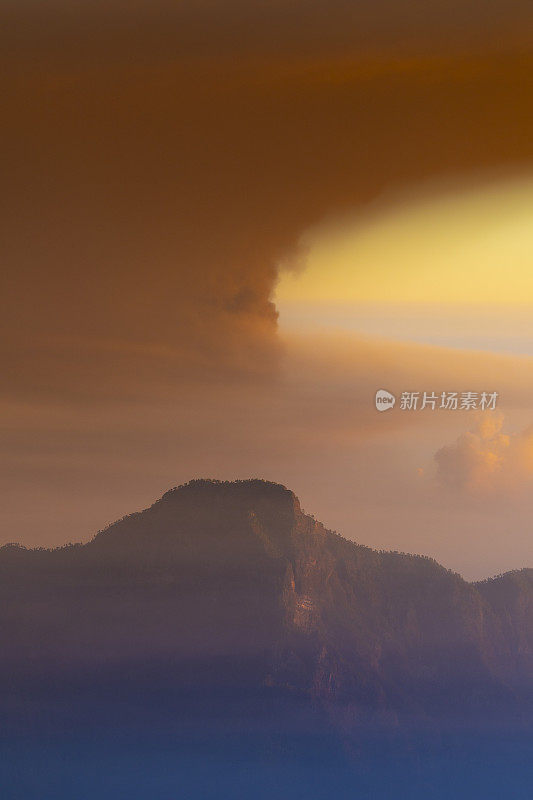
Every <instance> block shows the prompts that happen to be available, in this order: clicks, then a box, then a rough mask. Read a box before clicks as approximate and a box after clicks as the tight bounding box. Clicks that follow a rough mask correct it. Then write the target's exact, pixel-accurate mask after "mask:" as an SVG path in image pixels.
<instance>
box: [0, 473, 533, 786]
mask: <svg viewBox="0 0 533 800" xmlns="http://www.w3.org/2000/svg"><path fill="white" fill-rule="evenodd" d="M0 594H1V603H0V628H1V630H2V634H3V635H2V654H1V657H0V678H1V681H2V686H3V689H4V690H3V692H2V697H1V699H0V710H1V714H2V720H3V725H2V730H3V734H2V741H3V745H4V749H3V753H4V755H5V754H6V753H8V752H9V754H10V755H9V765H10V766H9V768H7V767H4V771H3V775H4V778H5V781H6V785H7V786H8V787H10V789H9V791H10V792H11V794H8V796H9V797H15V796H21V797H22V796H24V797H33V796H40V797H48V796H54V797H62V796H65V797H67V796H72V794H69V792H72V783H71V782H69V781H73V782H74V783H75V784H76V785H77V786H78V785H79V782H80V781H81V782H82V783H83V786H84V788H83V789H81V790H79V791H78V793H77V794H76V796H77V797H86V796H87V797H92V796H95V793H96V792H98V794H99V796H103V797H121V796H128V797H137V796H139V797H141V796H147V795H146V793H147V792H150V793H152V796H155V797H159V796H161V797H163V796H168V795H167V794H165V792H168V791H170V790H171V789H170V788H169V787H171V786H174V783H172V780H176V781H177V780H179V781H180V782H181V785H183V786H185V787H187V794H186V796H189V797H241V796H243V797H244V796H246V795H247V793H249V792H251V791H254V792H256V794H257V796H259V797H271V796H273V795H274V792H275V790H274V788H273V786H274V784H273V783H272V781H274V783H275V782H276V781H281V784H282V786H283V787H284V791H285V796H288V797H293V796H300V794H299V793H298V792H300V791H302V792H304V793H305V794H306V796H322V795H320V794H319V792H320V791H323V790H324V786H326V785H327V786H329V787H330V789H331V787H332V786H333V783H332V780H333V778H334V779H335V780H334V782H335V781H336V782H337V783H336V785H335V791H337V793H338V794H339V796H343V795H342V793H343V792H346V793H347V796H348V795H349V796H352V797H353V796H357V797H359V796H360V797H367V796H375V797H378V798H379V797H389V796H390V797H403V796H405V797H418V796H420V797H422V796H424V792H426V791H427V784H426V783H425V781H429V782H430V783H431V782H432V781H434V780H435V775H437V774H439V775H441V774H442V775H443V776H444V775H447V777H446V778H445V779H444V778H443V782H442V785H440V788H439V787H437V788H436V789H435V790H434V793H433V796H435V797H451V796H453V793H454V791H455V792H456V791H457V788H455V789H454V787H453V785H451V784H450V783H449V780H450V772H449V764H448V761H447V759H448V758H449V757H450V753H452V752H455V753H456V754H457V753H459V752H460V753H461V758H462V759H464V763H463V762H461V763H462V766H461V768H460V769H461V770H462V778H461V781H462V783H461V785H462V787H463V788H462V789H461V791H463V789H464V791H465V792H466V793H465V794H461V793H459V794H457V793H456V794H455V796H456V797H457V796H458V797H462V796H464V797H477V796H480V797H481V796H483V797H490V796H493V795H491V791H496V789H498V790H500V789H501V788H502V785H503V786H505V785H506V781H508V780H510V778H509V774H510V770H509V768H508V765H509V764H510V763H511V762H510V761H509V762H508V759H509V758H511V754H512V759H514V761H513V764H514V767H513V778H512V780H514V784H513V792H514V793H513V794H511V796H513V797H522V796H524V797H526V796H527V795H526V793H525V792H526V787H527V785H528V780H529V777H528V775H529V773H528V772H527V770H528V769H530V767H528V764H530V763H531V760H530V758H529V756H530V754H531V753H530V749H531V742H532V737H531V730H532V727H533V726H532V722H533V708H532V703H531V698H532V696H533V692H532V688H533V624H532V619H533V616H532V610H533V609H532V602H533V570H531V569H524V570H521V571H518V572H513V573H507V574H505V575H502V576H499V577H497V578H495V579H492V580H487V581H483V582H480V583H476V584H472V583H468V582H466V581H464V580H463V579H462V578H461V577H460V576H459V575H457V574H455V573H453V572H450V571H449V570H446V569H445V568H443V567H441V566H440V565H439V564H437V563H436V562H435V561H433V560H431V559H429V558H426V557H419V556H412V555H406V554H402V553H391V552H377V551H374V550H371V549H370V548H368V547H364V546H361V545H358V544H355V543H354V542H351V541H347V540H345V539H343V538H342V537H341V536H340V535H338V534H336V533H334V532H331V531H329V530H327V529H326V528H325V527H324V526H323V525H322V524H321V523H319V522H317V521H316V520H315V519H314V518H313V517H312V516H310V515H308V514H306V513H304V511H302V509H301V507H300V504H299V502H298V499H297V498H296V497H295V495H294V494H293V493H292V492H291V491H289V490H288V489H286V488H285V487H283V486H281V485H278V484H273V483H268V482H265V481H260V480H248V481H237V482H232V483H230V482H219V481H208V480H197V481H191V482H190V483H188V484H186V485H185V486H181V487H179V488H177V489H173V490H171V491H169V492H167V493H166V494H164V495H163V497H162V498H161V499H160V500H158V501H157V502H156V503H154V505H153V506H151V507H150V508H148V509H146V510H145V511H143V512H141V513H136V514H132V515H131V516H128V517H125V518H124V519H122V520H120V521H118V522H116V523H115V524H113V525H111V526H110V527H109V528H107V529H106V530H105V531H102V532H100V533H99V534H98V535H97V536H95V538H94V539H93V540H92V541H91V542H89V543H88V544H84V545H71V546H67V547H63V548H59V549H56V550H41V549H37V550H28V549H25V548H23V547H21V546H17V545H8V546H5V547H3V548H1V549H0ZM487 732H492V733H493V734H494V737H495V738H494V739H491V738H490V737H489V739H490V741H489V743H487ZM65 737H67V738H68V740H69V742H70V743H71V745H72V746H73V747H74V744H72V743H76V742H78V744H79V748H80V749H79V751H76V752H77V753H78V755H77V756H76V755H73V756H72V758H71V767H72V769H71V772H70V773H69V771H68V770H67V773H65V764H64V763H63V762H62V766H61V767H60V766H58V763H56V761H57V757H58V755H57V754H58V753H59V752H63V753H64V752H65V750H64V747H63V749H61V748H62V745H61V743H62V742H64V740H65ZM102 737H103V739H102ZM146 737H148V739H149V741H150V743H151V747H150V752H151V753H155V754H158V757H159V756H160V754H161V753H165V754H166V755H167V757H168V759H170V760H169V762H168V763H167V766H166V772H165V774H166V775H167V778H168V780H169V781H170V783H169V784H168V786H167V785H166V784H164V782H163V784H157V781H158V780H159V781H160V780H162V779H161V771H160V770H157V769H156V767H155V766H154V765H153V764H151V763H148V762H149V761H150V759H148V762H147V764H146V768H145V769H144V770H141V773H140V774H137V778H136V779H133V777H132V775H133V773H132V772H131V769H130V768H128V769H127V770H123V771H121V769H120V768H119V767H117V764H120V763H124V758H126V756H125V754H127V758H126V761H128V759H132V758H134V757H133V755H132V754H133V753H135V751H136V746H137V745H138V743H139V742H140V741H145V739H146ZM108 738H109V741H112V742H113V745H112V746H109V744H108V745H106V747H107V750H106V752H108V753H109V752H111V753H114V754H115V755H114V756H113V757H112V761H113V764H114V767H113V769H114V770H118V771H117V775H118V777H117V781H118V784H113V786H115V788H114V789H113V788H110V786H111V784H109V783H106V780H105V779H104V778H103V777H102V776H103V775H108V773H107V772H106V770H105V769H104V768H103V767H102V762H101V759H102V754H101V752H100V751H98V753H99V755H98V756H96V755H94V753H95V750H94V748H95V747H96V745H95V742H102V741H103V740H105V741H108ZM473 741H474V742H477V744H474V745H472V742H473ZM496 741H498V743H499V744H498V758H496V759H494V758H493V757H492V755H490V754H491V752H492V751H491V748H492V747H493V745H494V742H496ZM467 742H468V743H469V744H468V746H466V744H465V743H467ZM43 745H45V751H46V753H47V755H46V756H43V759H44V761H43V763H45V765H46V766H43V767H42V770H41V771H40V770H39V768H37V769H36V770H34V771H29V772H28V771H26V772H25V773H24V779H23V780H22V779H21V777H20V776H21V773H20V772H17V768H16V766H14V765H16V764H20V763H25V760H26V759H29V758H30V756H31V758H33V759H34V757H35V753H36V752H40V753H41V754H42V753H43V750H42V747H43ZM469 747H473V748H474V750H473V751H472V752H471V756H472V758H471V759H470V756H469V755H468V753H469V752H470V751H469ZM6 748H7V749H6ZM428 748H429V749H430V750H431V748H434V753H433V756H432V761H431V769H429V771H428V770H427V769H426V767H427V764H426V761H427V759H426V761H424V758H423V757H422V756H421V754H422V753H425V754H426V755H427V752H428ZM96 750H98V748H96ZM144 751H146V748H145V749H144ZM432 752H433V751H432ZM80 753H83V754H84V755H83V757H81V755H80ZM91 753H92V755H91ZM480 753H482V754H483V756H482V758H481V762H482V763H485V762H486V764H491V767H490V768H487V769H484V770H481V773H482V778H480V775H479V774H477V773H475V772H472V770H471V769H470V766H471V765H472V764H473V763H475V761H476V758H477V760H478V761H479V759H480ZM54 754H55V755H54ZM170 754H171V755H170ZM317 754H318V755H319V761H320V764H321V766H320V769H321V770H322V772H321V775H320V776H317V775H316V769H317V763H316V757H317ZM435 754H438V755H435ZM526 754H529V755H528V757H527V758H526ZM378 756H379V757H381V758H385V762H386V765H387V768H386V769H384V767H383V763H382V764H381V766H379V759H378ZM77 758H79V760H80V763H82V762H83V764H85V766H84V767H83V768H82V767H80V766H79V764H78V767H76V766H75V764H77V763H78V762H77V761H76V759H77ZM91 759H93V760H94V763H95V764H98V765H99V766H96V767H94V768H92V769H91V770H90V775H91V778H90V780H89V779H88V778H87V775H86V774H85V773H84V772H83V770H84V769H88V767H87V764H90V763H92V761H91ZM121 759H122V761H121ZM406 759H407V760H406ZM439 759H440V761H439ZM498 759H500V761H498ZM502 759H503V761H502ZM67 760H68V759H67ZM452 761H453V759H452ZM200 762H201V763H202V764H203V767H202V768H200V766H197V767H194V766H192V765H194V764H199V763H200ZM385 762H384V763H385ZM437 762H438V763H437ZM6 763H7V762H6ZM128 763H129V762H128ZM407 763H410V764H411V766H412V765H416V768H415V767H413V770H414V771H411V772H409V773H408V777H406V774H404V773H403V772H402V770H403V769H404V767H405V765H406V764H407ZM454 763H457V762H456V761H455V762H454ZM169 764H172V768H170V767H169ZM184 764H186V765H187V766H186V767H185V766H184ZM245 764H248V765H250V764H254V765H255V766H254V767H253V769H252V770H251V772H250V770H248V771H246V770H245V772H246V776H245V777H243V773H242V769H243V765H245ZM494 764H499V767H495V766H494ZM517 764H518V766H517ZM54 765H55V766H54ZM72 765H74V766H72ZM178 765H180V766H179V768H178ZM230 765H233V767H230ZM258 765H260V766H258ZM130 766H131V764H130ZM491 769H492V770H496V774H494V773H493V772H491ZM172 770H174V771H175V772H173V771H172ZM176 770H177V772H176ZM254 770H255V771H254ZM265 770H266V772H265ZM295 770H296V772H295ZM498 770H499V771H498ZM126 773H127V775H128V776H129V777H127V778H125V777H124V776H125V775H126ZM156 774H157V780H156V779H155V778H154V775H156ZM17 775H18V778H17ZM69 775H70V777H69ZM147 775H148V776H150V775H151V776H152V777H151V778H148V777H147ZM173 775H174V778H172V776H173ZM239 775H240V777H239ZM252 775H255V776H256V778H255V779H254V778H253V777H251V776H252ZM50 776H53V781H52V783H53V786H55V788H54V789H53V791H52V790H50V791H49V790H48V789H46V788H45V786H44V783H43V781H45V780H48V779H50ZM95 776H99V777H98V780H100V781H101V783H99V784H97V785H96V784H94V781H95V780H96V778H95ZM206 776H211V778H212V779H213V781H214V783H212V784H211V783H209V780H208V779H207V778H206ZM258 776H259V777H258ZM261 776H262V777H261ZM265 776H266V777H265ZM402 776H403V777H402ZM421 776H422V777H421ZM34 779H35V785H34V784H33V783H32V780H34ZM21 780H22V783H21ZM147 780H148V783H146V781H147ZM154 780H155V781H156V783H154ZM206 780H208V782H207V783H205V781H206ZM398 780H400V781H405V780H407V784H406V785H405V786H403V788H402V789H401V790H400V789H399V788H398V784H397V781H398ZM417 780H420V781H421V782H420V784H419V785H416V781H417ZM480 780H481V783H480ZM54 781H55V783H54ZM91 781H93V783H91ZM143 781H144V783H143ZM150 781H151V782H150ZM257 781H258V782H259V783H260V784H261V787H262V788H261V791H259V788H258V785H256V782H257ZM365 781H366V783H365ZM376 781H377V783H376ZM380 781H381V783H380ZM502 782H503V783H502ZM112 783H113V782H112ZM378 784H379V785H378ZM118 785H119V786H120V787H121V788H120V790H118V789H117V788H116V787H117V786H118ZM469 785H472V786H474V785H475V786H477V787H478V788H477V789H475V791H478V789H479V790H480V791H481V790H482V791H483V794H479V795H478V794H475V793H472V792H473V791H474V790H472V789H468V786H469ZM91 786H92V788H90V787H91ZM158 786H159V788H157V787H158ZM356 786H357V787H358V789H357V790H358V791H359V792H360V794H354V792H355V787H356ZM365 786H366V789H365V788H364V787H365ZM20 787H22V789H21V791H22V793H21V794H16V791H18V790H19V788H20ZM217 787H218V788H217ZM221 787H225V788H223V789H222V788H221ZM295 787H296V788H295ZM320 787H322V788H320ZM480 787H481V788H480ZM522 791H523V792H524V794H523V795H522V794H521V792H522ZM39 792H40V794H39ZM54 792H55V794H54ZM62 792H63V794H62ZM84 792H87V794H84ZM121 792H123V793H124V792H125V794H121ZM136 792H139V794H136ZM158 792H159V793H158ZM261 792H263V793H261ZM314 792H318V794H314ZM365 792H366V794H365ZM369 792H374V794H369ZM439 792H441V793H440V794H439ZM172 796H178V795H175V794H174V795H172ZM426 796H427V795H426ZM494 796H497V795H496V794H494Z"/></svg>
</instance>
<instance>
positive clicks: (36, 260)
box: [0, 0, 533, 578]
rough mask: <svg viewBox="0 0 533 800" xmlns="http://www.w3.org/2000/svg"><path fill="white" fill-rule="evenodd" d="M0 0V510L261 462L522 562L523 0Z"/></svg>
mask: <svg viewBox="0 0 533 800" xmlns="http://www.w3.org/2000/svg"><path fill="white" fill-rule="evenodd" d="M0 14H1V16H2V25H1V30H2V34H1V36H2V43H1V44H2V47H1V50H0V52H1V56H0V58H1V60H2V62H3V64H2V70H1V75H2V77H0V89H1V91H2V98H3V125H2V139H3V141H2V152H3V153H4V162H5V163H4V178H3V196H2V201H3V207H2V214H1V217H0V218H1V220H2V222H1V225H2V236H1V237H0V241H1V245H0V247H1V262H2V270H1V276H0V283H1V297H2V316H1V325H2V336H1V339H0V342H1V344H0V359H1V367H2V375H3V380H2V383H1V387H2V388H1V393H0V406H1V409H2V415H1V420H2V427H1V440H0V446H1V453H2V455H1V462H0V474H1V476H2V485H3V488H4V502H3V503H2V509H1V511H0V515H1V517H0V520H1V531H2V533H1V541H3V542H8V541H20V542H23V543H25V544H27V545H32V546H34V545H43V546H50V545H57V544H61V543H63V542H65V541H78V540H87V539H88V538H90V537H91V536H92V535H93V534H94V533H95V532H96V531H97V530H98V529H100V528H102V527H104V526H105V525H106V524H108V523H110V522H112V521H113V520H114V519H115V518H117V517H120V516H122V515H123V514H125V513H128V512H130V511H134V510H137V509H139V508H142V507H145V506H147V505H149V504H150V503H151V502H153V501H154V500H155V499H156V498H157V497H158V496H160V495H161V494H162V493H163V492H164V491H165V490H166V489H168V488H169V487H170V486H173V485H176V484H179V483H181V482H184V481H186V480H189V479H190V478H193V477H201V476H204V477H217V478H235V477H241V478H242V477H251V476H253V477H256V476H257V477H265V478H268V479H270V480H277V481H280V482H282V483H285V484H286V485H287V486H289V487H290V488H292V489H294V491H296V493H297V494H298V495H299V496H300V498H301V501H302V504H303V506H304V508H306V510H307V511H309V512H312V513H314V514H315V515H316V516H317V518H319V519H321V520H322V521H323V522H324V523H325V524H326V525H328V526H330V527H334V528H336V529H337V530H338V531H339V532H341V533H343V534H344V535H346V536H348V537H349V538H353V539H355V540H356V541H360V542H362V543H364V544H369V545H371V546H374V547H384V548H392V549H399V550H402V551H409V552H419V553H424V554H428V555H431V556H433V557H435V558H437V559H438V560H439V561H441V562H442V563H444V564H445V565H446V566H449V567H451V568H453V569H456V570H458V571H459V572H461V573H462V574H464V575H465V576H466V577H469V578H478V577H484V576H486V575H489V574H495V573H498V572H501V571H503V570H505V569H511V568H517V567H522V566H527V565H529V566H531V561H532V556H533V552H532V551H533V547H532V544H531V532H530V526H529V522H528V520H529V518H530V517H531V510H532V509H531V504H532V502H531V501H530V500H529V495H530V494H531V492H530V489H531V480H532V477H533V465H532V460H531V458H530V456H529V453H530V450H532V448H533V445H531V435H530V433H529V429H530V426H531V425H532V424H533V413H532V412H533V409H532V402H531V390H532V388H533V386H532V383H533V379H532V378H531V374H532V372H531V366H532V363H531V357H532V356H533V342H532V323H531V321H530V320H531V314H530V306H531V303H532V288H533V287H532V281H533V279H532V277H531V276H532V274H533V273H532V271H531V264H532V258H533V237H532V235H531V224H530V219H531V214H532V212H533V135H532V134H533V130H532V129H533V114H532V108H531V103H532V101H531V98H532V97H533V93H532V91H531V89H532V85H531V84H532V78H531V76H532V75H533V70H532V66H533V51H532V49H531V46H530V42H529V41H528V37H527V35H526V33H527V31H528V30H531V22H532V16H533V11H532V10H531V6H530V4H528V3H525V2H521V1H520V2H519V1H518V0H516V1H515V2H509V1H507V2H503V0H496V2H494V3H491V4H490V6H489V5H488V4H486V5H485V6H483V7H480V5H479V4H478V3H477V2H473V0H466V2H465V1H463V2H461V3H455V2H449V0H448V1H447V2H444V1H443V0H435V2H432V3H427V2H425V3H423V4H422V3H412V2H410V3H407V2H402V1H400V2H398V1H397V0H395V2H392V1H391V0H382V1H381V2H372V3H370V2H366V1H365V2H361V3H358V4H357V5H356V6H354V4H353V3H347V2H339V1H338V0H337V1H336V2H333V3H328V4H326V3H324V2H319V1H318V0H315V1H314V2H311V3H306V4H303V3H299V2H297V3H291V4H289V3H287V2H281V0H279V1H277V2H270V3H268V4H267V3H262V2H257V3H243V2H225V3H221V2H217V0H211V2H206V3H202V4H199V3H197V2H194V3H193V2H185V3H181V4H175V3H170V2H164V0H158V2H155V3H148V2H146V1H145V0H139V2H136V3H131V2H130V3H123V2H117V0H114V1H112V2H106V3H99V2H97V3H94V2H92V3H89V2H84V1H83V0H80V2H78V3H76V4H75V6H73V5H72V4H66V3H64V2H59V0H57V2H50V3H47V4H46V7H43V6H42V5H41V4H37V3H35V2H31V1H30V0H26V1H25V2H18V3H16V4H15V3H11V2H6V0H2V2H0ZM380 388H384V389H387V390H389V391H391V392H394V393H395V394H396V395H397V396H398V398H399V397H400V395H401V393H402V392H403V391H420V392H424V391H428V392H439V393H440V392H451V391H457V392H459V393H461V392H466V391H473V392H477V393H481V392H483V391H496V392H498V395H499V398H498V408H497V412H495V415H491V414H490V413H489V414H482V415H479V414H477V413H476V412H473V411H461V410H457V411H445V410H439V409H437V410H435V412H432V411H429V410H427V409H426V410H424V411H416V412H414V411H413V412H409V411H406V410H402V409H401V408H400V403H399V400H398V402H397V405H396V406H395V408H394V409H392V410H391V411H388V412H386V413H378V412H377V411H376V409H375V406H374V395H375V392H376V391H377V390H378V389H380ZM493 417H494V418H493ZM485 418H490V419H491V420H492V422H487V421H486V420H485Z"/></svg>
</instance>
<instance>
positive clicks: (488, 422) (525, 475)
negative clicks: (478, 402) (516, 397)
mask: <svg viewBox="0 0 533 800" xmlns="http://www.w3.org/2000/svg"><path fill="white" fill-rule="evenodd" d="M503 427H504V416H503V414H500V413H494V414H486V415H483V416H481V417H479V418H478V420H477V421H476V424H475V426H474V427H473V428H472V429H471V430H470V431H467V432H466V433H464V434H462V435H461V436H459V438H458V439H457V441H456V442H455V443H454V444H452V445H448V446H446V447H442V448H441V449H440V450H438V451H437V453H436V454H435V460H436V462H437V476H438V478H439V480H440V481H441V483H442V484H444V485H446V486H448V487H451V488H453V489H456V490H459V491H461V492H465V493H469V494H474V495H475V494H491V493H494V494H502V493H505V494H508V493H513V492H515V491H520V490H521V489H523V488H524V487H525V486H526V485H528V484H530V483H531V481H533V426H532V427H529V428H527V429H526V430H524V431H522V432H519V433H504V431H503Z"/></svg>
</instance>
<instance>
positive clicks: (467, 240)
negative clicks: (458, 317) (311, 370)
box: [276, 178, 533, 321]
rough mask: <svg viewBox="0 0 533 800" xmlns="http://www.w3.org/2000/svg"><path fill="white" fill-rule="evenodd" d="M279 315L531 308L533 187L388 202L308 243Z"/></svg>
mask: <svg viewBox="0 0 533 800" xmlns="http://www.w3.org/2000/svg"><path fill="white" fill-rule="evenodd" d="M301 246H302V252H303V253H304V259H303V260H304V265H305V268H304V269H303V270H299V271H296V272H291V271H286V272H284V273H283V276H282V278H281V280H280V283H279V285H278V289H277V293H276V301H277V303H278V305H279V307H280V310H281V318H282V321H283V312H284V309H289V308H291V307H294V306H297V305H302V304H303V305H306V304H312V305H313V306H315V307H316V306H317V305H321V304H324V305H329V306H331V305H332V304H341V305H346V304H350V303H355V304H360V303H370V304H376V303H377V304H381V303H387V304H388V303H392V304H435V303H438V304H450V305H455V304H467V305H484V304H487V305H497V306H501V305H507V306H508V305H522V306H523V305H524V304H529V303H530V302H531V300H532V299H533V178H529V179H523V178H522V179H514V180H513V179H509V178H508V179H506V180H500V181H492V182H490V183H484V184H483V185H479V184H478V185H477V186H472V185H471V186H470V187H465V186H463V187H457V186H455V187H450V186H448V187H445V188H441V191H440V192H437V191H432V192H427V191H426V192H424V193H418V194H411V195H410V196H407V197H406V196H404V197H400V198H396V199H395V200H394V199H392V200H388V201H381V202H379V203H376V204H375V205H374V206H373V207H372V208H370V209H367V211H366V212H365V213H364V214H359V215H358V216H356V217H352V219H344V220H343V221H342V222H336V223H325V224H323V225H322V226H320V227H318V228H316V229H314V230H312V231H310V232H308V233H306V234H305V235H304V236H303V237H302V240H301Z"/></svg>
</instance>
